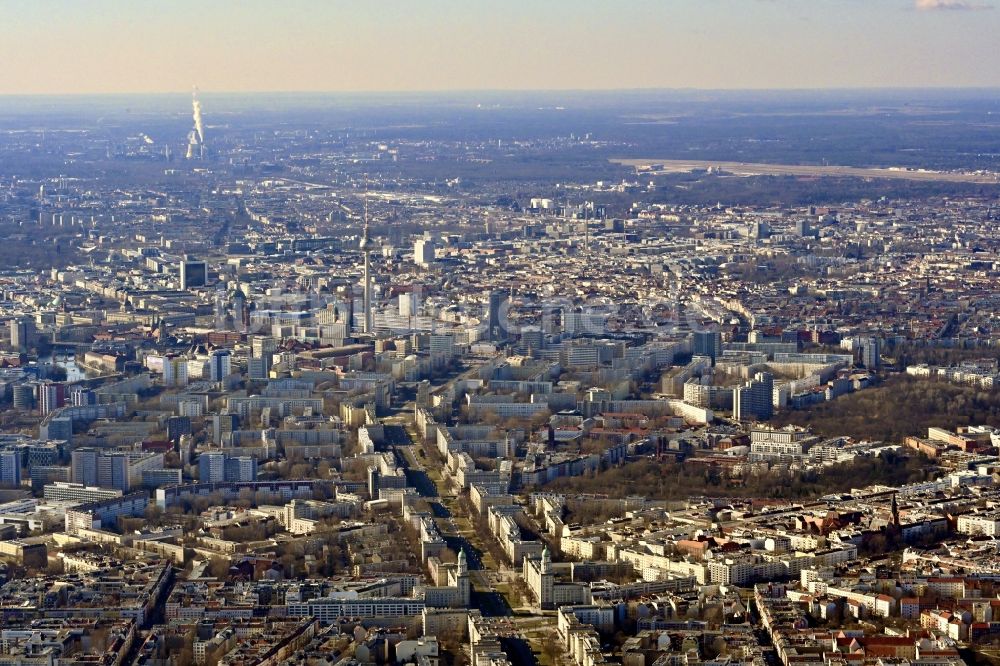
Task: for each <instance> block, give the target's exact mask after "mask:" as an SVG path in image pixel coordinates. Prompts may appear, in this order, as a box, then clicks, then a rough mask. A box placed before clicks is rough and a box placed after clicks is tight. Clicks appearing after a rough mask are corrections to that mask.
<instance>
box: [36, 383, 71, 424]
mask: <svg viewBox="0 0 1000 666" xmlns="http://www.w3.org/2000/svg"><path fill="white" fill-rule="evenodd" d="M65 404H66V385H65V384H62V383H59V382H51V383H47V384H40V385H39V386H38V411H39V413H40V414H41V415H42V416H44V415H46V414H51V413H52V412H54V411H55V410H57V409H59V408H60V407H63V406H64V405H65Z"/></svg>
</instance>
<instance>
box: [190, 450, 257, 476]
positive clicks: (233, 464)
mask: <svg viewBox="0 0 1000 666" xmlns="http://www.w3.org/2000/svg"><path fill="white" fill-rule="evenodd" d="M198 479H199V481H201V482H202V483H247V482H249V481H255V480H256V479H257V460H256V459H254V458H252V457H250V456H229V455H226V454H225V453H219V452H216V451H212V452H206V453H202V454H201V455H200V456H198Z"/></svg>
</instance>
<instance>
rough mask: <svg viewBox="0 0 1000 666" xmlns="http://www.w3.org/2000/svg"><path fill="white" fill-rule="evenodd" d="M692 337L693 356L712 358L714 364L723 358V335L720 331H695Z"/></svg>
mask: <svg viewBox="0 0 1000 666" xmlns="http://www.w3.org/2000/svg"><path fill="white" fill-rule="evenodd" d="M691 335H692V340H691V354H692V356H708V357H711V359H712V363H713V364H714V363H715V362H716V361H717V360H718V359H719V357H720V356H722V334H721V333H719V331H695V332H694V333H692V334H691Z"/></svg>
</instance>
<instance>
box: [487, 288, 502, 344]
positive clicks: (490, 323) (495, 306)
mask: <svg viewBox="0 0 1000 666" xmlns="http://www.w3.org/2000/svg"><path fill="white" fill-rule="evenodd" d="M505 298H506V295H505V294H504V292H502V291H491V292H490V300H489V312H488V313H487V317H486V322H487V331H486V333H487V337H488V338H489V339H490V340H502V339H504V338H505V337H506V335H505V334H506V327H505V326H504V322H503V321H502V320H501V317H502V316H503V303H504V300H505Z"/></svg>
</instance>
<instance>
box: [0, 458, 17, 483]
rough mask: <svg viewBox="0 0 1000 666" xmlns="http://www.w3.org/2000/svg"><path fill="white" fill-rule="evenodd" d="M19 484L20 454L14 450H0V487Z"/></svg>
mask: <svg viewBox="0 0 1000 666" xmlns="http://www.w3.org/2000/svg"><path fill="white" fill-rule="evenodd" d="M20 485H21V456H20V454H19V453H18V452H17V451H15V450H7V451H0V488H16V487H18V486H20Z"/></svg>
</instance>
